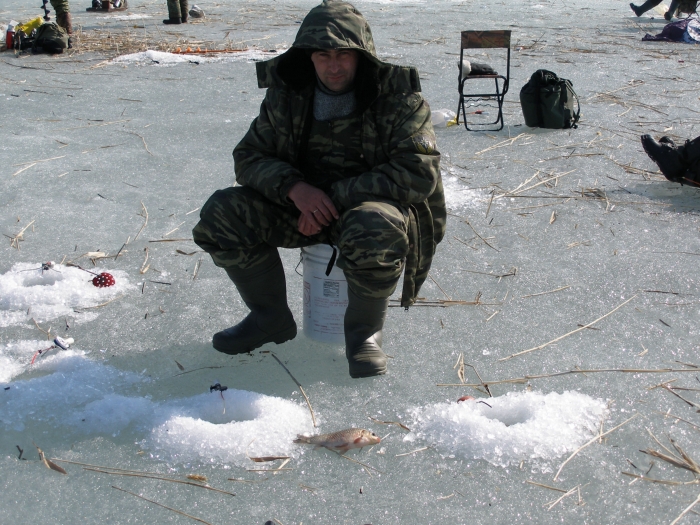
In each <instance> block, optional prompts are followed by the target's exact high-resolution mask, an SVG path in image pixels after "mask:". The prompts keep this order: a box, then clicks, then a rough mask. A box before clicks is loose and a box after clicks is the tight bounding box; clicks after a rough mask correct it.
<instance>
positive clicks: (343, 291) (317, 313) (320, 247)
mask: <svg viewBox="0 0 700 525" xmlns="http://www.w3.org/2000/svg"><path fill="white" fill-rule="evenodd" d="M332 255H333V249H332V248H331V247H330V246H328V245H325V244H316V245H314V246H307V247H305V248H302V249H301V259H302V262H303V264H304V335H305V336H306V337H309V338H311V339H313V340H315V341H321V342H323V343H344V342H345V330H344V327H343V319H344V318H345V310H346V309H347V307H348V283H347V281H346V280H345V274H344V273H343V270H341V269H340V268H338V267H337V266H336V265H335V264H334V265H333V269H332V270H331V273H330V274H329V275H326V268H327V267H328V263H329V261H330V260H331V256H332Z"/></svg>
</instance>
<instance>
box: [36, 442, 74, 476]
mask: <svg viewBox="0 0 700 525" xmlns="http://www.w3.org/2000/svg"><path fill="white" fill-rule="evenodd" d="M34 446H35V447H36V450H37V452H39V459H40V460H41V462H42V463H43V464H44V465H46V468H48V469H51V470H55V471H56V472H60V473H61V474H68V472H66V471H65V470H64V469H63V467H60V466H58V465H56V463H54V462H53V461H51V460H50V459H48V458H47V457H46V456H45V455H44V451H43V450H41V449H40V448H39V447H37V446H36V443H34Z"/></svg>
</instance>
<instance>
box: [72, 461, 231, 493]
mask: <svg viewBox="0 0 700 525" xmlns="http://www.w3.org/2000/svg"><path fill="white" fill-rule="evenodd" d="M83 470H89V471H90V472H99V473H101V474H111V475H113V476H128V477H133V478H145V479H157V480H159V481H169V482H171V483H180V484H182V485H190V486H192V487H199V488H201V489H207V490H212V491H214V492H220V493H221V494H226V495H228V496H235V494H234V493H233V492H226V491H225V490H221V489H217V488H214V487H210V486H209V485H202V484H201V483H194V482H192V481H182V480H180V479H170V478H164V477H162V476H151V475H147V474H135V473H131V472H110V471H108V470H101V469H97V468H90V467H84V468H83Z"/></svg>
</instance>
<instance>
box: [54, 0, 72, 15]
mask: <svg viewBox="0 0 700 525" xmlns="http://www.w3.org/2000/svg"><path fill="white" fill-rule="evenodd" d="M51 7H53V10H54V11H56V16H58V15H62V14H63V13H70V7H69V6H68V0H51Z"/></svg>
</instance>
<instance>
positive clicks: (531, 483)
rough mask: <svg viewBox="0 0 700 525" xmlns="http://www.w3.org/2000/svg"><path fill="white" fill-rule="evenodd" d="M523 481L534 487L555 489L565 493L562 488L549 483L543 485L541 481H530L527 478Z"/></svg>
mask: <svg viewBox="0 0 700 525" xmlns="http://www.w3.org/2000/svg"><path fill="white" fill-rule="evenodd" d="M525 483H529V484H530V485H535V486H536V487H542V488H544V489H549V490H556V491H557V492H564V493H566V492H567V491H566V490H564V489H559V488H557V487H550V486H549V485H545V484H543V483H537V482H536V481H530V480H529V479H526V480H525Z"/></svg>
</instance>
